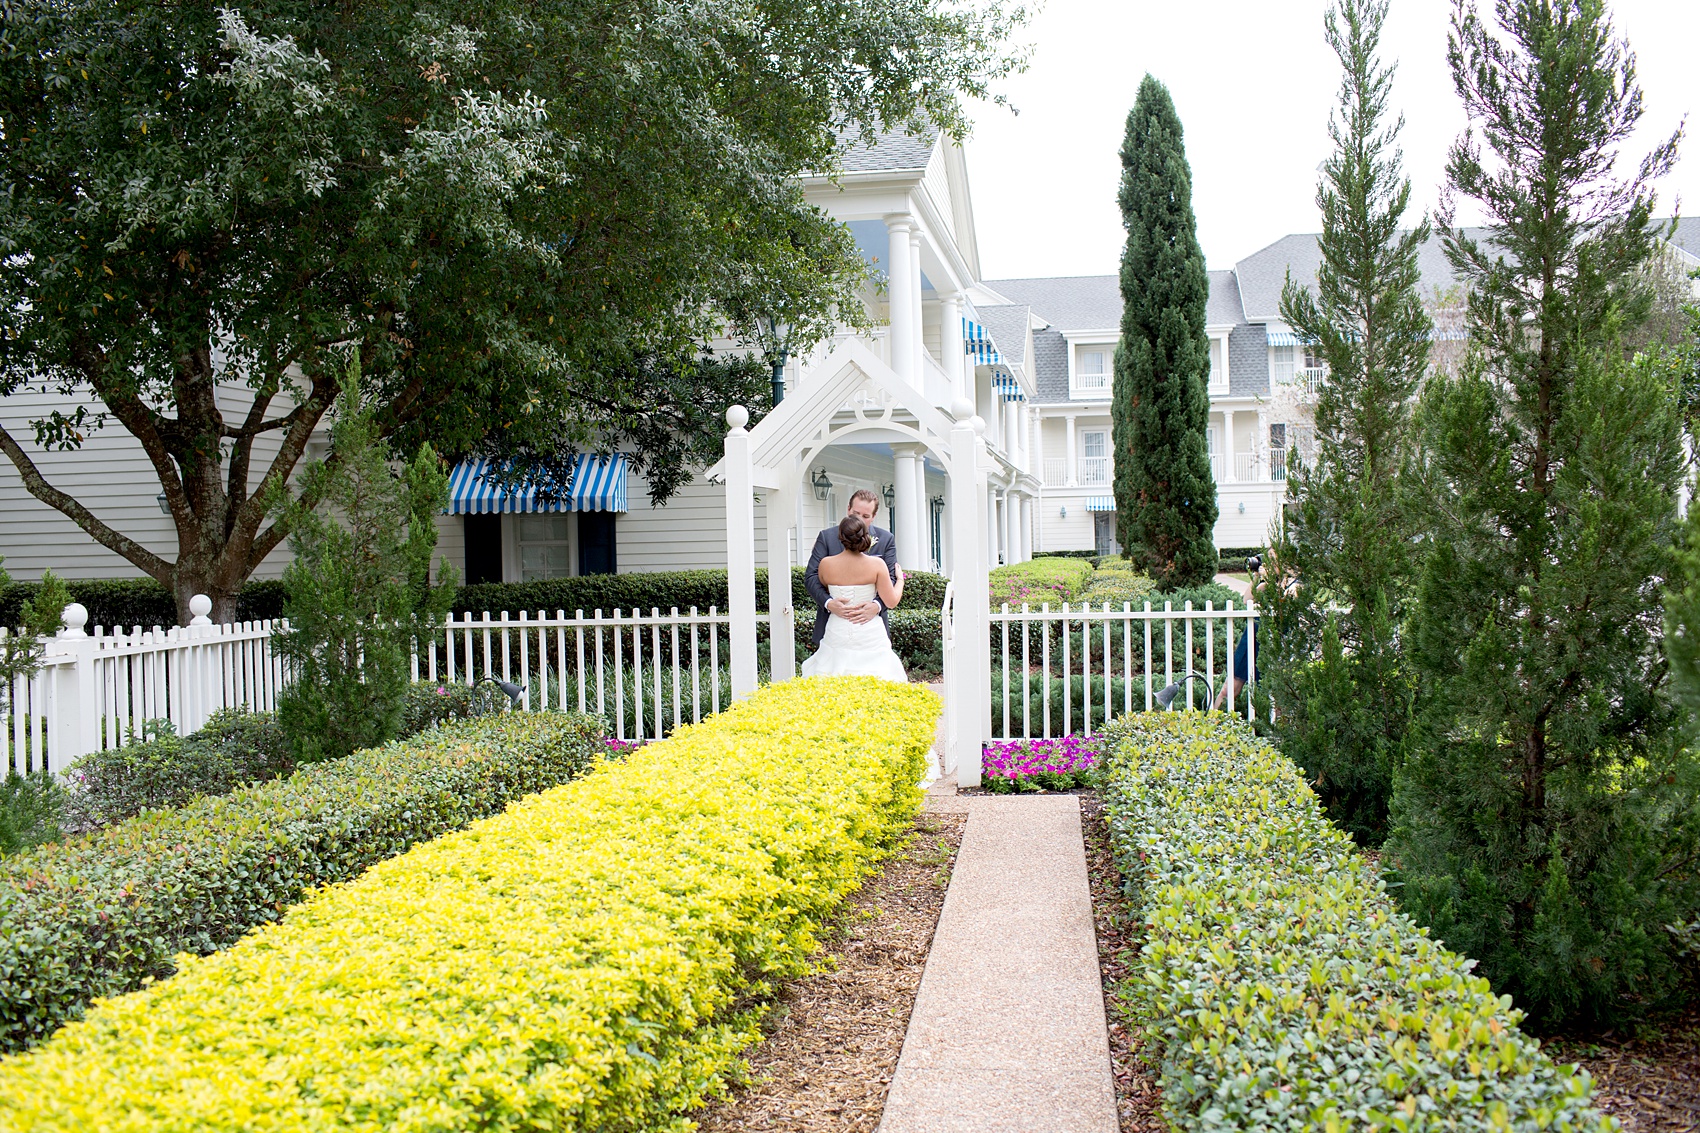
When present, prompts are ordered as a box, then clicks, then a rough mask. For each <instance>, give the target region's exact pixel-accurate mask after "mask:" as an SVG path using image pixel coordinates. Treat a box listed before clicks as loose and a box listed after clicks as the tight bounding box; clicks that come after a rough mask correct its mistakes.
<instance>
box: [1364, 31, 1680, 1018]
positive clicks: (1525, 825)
mask: <svg viewBox="0 0 1700 1133" xmlns="http://www.w3.org/2000/svg"><path fill="white" fill-rule="evenodd" d="M1496 15H1497V22H1498V23H1499V25H1500V26H1501V28H1502V29H1503V37H1501V35H1500V34H1499V33H1498V32H1496V31H1495V30H1494V29H1492V28H1490V27H1489V26H1487V25H1485V24H1484V23H1483V22H1482V20H1481V19H1480V18H1479V16H1478V15H1477V14H1476V13H1475V11H1474V10H1472V9H1470V8H1467V7H1465V6H1463V4H1462V3H1460V6H1459V8H1458V9H1457V10H1456V12H1455V14H1454V17H1453V23H1452V32H1451V36H1450V40H1449V51H1448V54H1449V57H1450V62H1451V65H1452V73H1453V81H1454V84H1455V86H1456V88H1457V90H1458V92H1459V94H1460V96H1461V97H1462V98H1463V100H1464V104H1465V108H1466V110H1467V111H1468V113H1469V116H1470V119H1471V122H1472V125H1473V126H1474V127H1475V129H1476V130H1477V131H1478V133H1477V134H1474V135H1472V134H1466V135H1465V136H1464V138H1462V139H1461V140H1460V141H1459V142H1458V143H1457V144H1456V145H1455V146H1454V147H1453V149H1452V152H1451V155H1450V158H1449V161H1448V164H1447V178H1448V182H1449V185H1450V188H1451V190H1452V192H1454V193H1456V194H1458V195H1460V196H1464V197H1470V198H1473V199H1475V200H1476V201H1478V202H1479V203H1480V206H1481V208H1482V211H1483V213H1484V214H1485V216H1486V218H1487V226H1486V227H1487V232H1486V238H1485V239H1483V240H1481V241H1477V240H1474V239H1471V238H1469V237H1468V236H1467V235H1466V234H1465V233H1463V232H1449V233H1448V234H1447V237H1446V250H1447V254H1448V256H1449V258H1450V259H1451V262H1452V265H1453V268H1454V270H1455V271H1456V272H1457V274H1458V276H1459V278H1460V280H1461V282H1463V283H1464V284H1465V285H1466V286H1467V287H1468V290H1469V299H1468V308H1467V325H1468V329H1469V334H1470V336H1471V339H1472V342H1471V349H1472V352H1471V354H1470V356H1469V357H1468V360H1467V362H1466V364H1465V365H1464V367H1463V368H1462V371H1461V372H1460V373H1459V374H1458V375H1456V376H1455V377H1438V378H1436V379H1435V380H1433V381H1432V382H1431V384H1430V385H1429V386H1428V387H1427V388H1426V389H1425V390H1424V394H1423V399H1422V404H1421V407H1420V410H1419V425H1420V427H1421V429H1422V432H1423V438H1424V445H1425V462H1424V479H1423V496H1424V501H1425V504H1426V508H1425V511H1426V520H1425V527H1426V537H1425V554H1424V561H1423V564H1422V569H1421V574H1420V579H1419V583H1418V593H1417V600H1416V606H1415V610H1414V613H1413V615H1412V617H1411V622H1410V627H1409V632H1408V635H1407V639H1408V654H1409V657H1410V659H1411V663H1412V666H1413V669H1414V672H1415V674H1416V676H1417V678H1418V680H1419V682H1420V684H1421V685H1422V688H1423V699H1422V704H1421V708H1420V711H1419V713H1418V727H1417V729H1416V730H1415V732H1414V733H1413V739H1412V744H1411V751H1410V754H1409V756H1408V757H1407V760H1406V763H1405V765H1404V766H1403V767H1402V768H1401V769H1400V770H1399V772H1398V773H1397V775H1396V780H1395V791H1394V800H1393V820H1394V832H1393V835H1392V837H1391V838H1390V839H1389V841H1388V851H1389V859H1390V860H1391V861H1392V862H1393V863H1394V864H1395V865H1396V866H1397V868H1398V869H1399V870H1400V871H1401V873H1402V875H1403V878H1404V882H1405V884H1404V888H1403V890H1402V891H1401V894H1402V895H1401V901H1402V903H1403V904H1404V905H1405V906H1406V907H1407V908H1408V909H1409V910H1410V911H1411V912H1413V913H1414V914H1415V915H1416V916H1417V917H1419V918H1420V919H1421V920H1423V921H1424V922H1425V923H1427V924H1428V925H1430V926H1431V927H1432V928H1433V929H1434V930H1435V932H1436V934H1437V935H1438V936H1439V937H1441V938H1442V939H1444V940H1445V941H1446V942H1447V943H1448V944H1449V945H1451V946H1452V947H1454V948H1457V949H1460V950H1462V951H1465V952H1467V953H1469V954H1470V955H1472V956H1475V957H1476V958H1478V959H1479V960H1480V961H1481V964H1482V971H1483V973H1484V974H1485V975H1487V976H1488V977H1489V978H1490V979H1492V980H1493V981H1494V984H1495V987H1496V988H1497V989H1499V990H1500V991H1502V992H1509V993H1510V994H1512V995H1513V996H1514V997H1515V998H1516V999H1517V1000H1518V1001H1519V1003H1520V1005H1521V1006H1523V1007H1524V1008H1526V1009H1528V1010H1529V1011H1531V1013H1532V1014H1533V1015H1534V1016H1535V1018H1536V1019H1537V1020H1538V1021H1540V1022H1543V1023H1545V1024H1548V1025H1551V1024H1554V1023H1558V1022H1561V1021H1563V1020H1566V1019H1569V1018H1580V1019H1590V1018H1591V1019H1609V1018H1612V1017H1614V1016H1620V1015H1623V1014H1627V1013H1629V1012H1632V1011H1634V1010H1638V1009H1644V1008H1645V1007H1647V1006H1651V1005H1656V1004H1657V1003H1659V1002H1660V1001H1661V1000H1662V999H1665V998H1667V997H1669V996H1671V995H1672V994H1674V992H1675V990H1676V989H1677V988H1678V986H1679V984H1678V979H1679V974H1678V971H1677V966H1676V959H1675V948H1674V944H1673V941H1672V939H1671V936H1670V934H1669V933H1667V932H1666V931H1665V927H1664V926H1665V925H1667V924H1670V923H1672V922H1674V921H1677V920H1678V919H1679V918H1681V917H1682V915H1683V914H1684V912H1685V911H1686V912H1688V913H1690V914H1691V913H1692V910H1693V907H1694V901H1695V898H1696V893H1695V890H1696V885H1697V879H1696V870H1695V868H1694V867H1695V856H1694V855H1695V846H1694V844H1693V840H1692V830H1691V829H1687V828H1685V825H1684V822H1683V813H1682V812H1683V810H1684V808H1687V807H1692V805H1693V800H1692V795H1691V794H1688V793H1686V792H1687V789H1688V784H1691V783H1692V780H1693V766H1692V764H1693V759H1694V756H1693V755H1692V753H1690V752H1688V751H1687V750H1686V748H1685V745H1684V744H1683V742H1682V740H1681V737H1680V735H1679V734H1678V730H1677V729H1675V728H1673V727H1672V726H1671V724H1672V717H1673V714H1672V712H1671V707H1670V701H1669V697H1668V695H1667V690H1666V688H1665V685H1666V684H1667V669H1666V666H1665V663H1664V659H1663V655H1662V649H1661V642H1660V632H1659V630H1660V622H1661V617H1660V614H1661V611H1660V608H1659V600H1658V596H1659V590H1660V587H1661V585H1662V584H1663V582H1664V580H1666V579H1668V578H1670V577H1671V576H1672V571H1673V568H1674V565H1675V564H1674V559H1675V555H1674V551H1673V541H1674V538H1675V535H1676V491H1677V486H1678V483H1679V481H1680V478H1681V475H1682V452H1681V446H1680V442H1679V426H1678V414H1677V407H1676V403H1675V398H1674V396H1673V390H1672V383H1671V381H1670V375H1669V373H1668V371H1667V367H1665V366H1664V365H1662V364H1661V363H1660V362H1659V361H1658V360H1657V359H1653V358H1649V357H1645V356H1643V357H1638V358H1637V359H1636V360H1635V361H1633V362H1631V361H1626V359H1625V355H1624V351H1623V349H1622V345H1621V335H1622V333H1623V331H1624V329H1625V328H1626V327H1628V326H1633V325H1634V324H1636V323H1637V322H1639V321H1640V320H1641V319H1643V318H1645V315H1646V312H1647V309H1648V305H1649V303H1648V299H1649V296H1648V295H1647V294H1646V291H1645V288H1644V286H1642V285H1641V284H1640V283H1639V282H1638V280H1640V279H1642V278H1644V277H1643V276H1642V274H1641V273H1640V271H1639V269H1640V268H1641V267H1642V265H1644V264H1646V263H1647V262H1648V260H1649V258H1650V257H1651V256H1652V255H1653V254H1654V253H1655V248H1656V244H1657V237H1656V233H1655V231H1654V229H1653V227H1652V225H1651V224H1650V222H1649V217H1650V215H1651V212H1652V209H1653V203H1654V202H1653V194H1652V192H1651V190H1650V188H1649V183H1650V181H1651V180H1652V178H1654V177H1657V176H1659V175H1660V174H1662V173H1663V172H1665V171H1666V170H1668V169H1669V167H1670V165H1671V164H1672V162H1673V160H1674V157H1675V152H1676V142H1677V137H1676V136H1672V137H1671V139H1670V140H1669V141H1667V142H1665V143H1664V144H1663V145H1661V146H1659V147H1658V148H1656V149H1655V150H1654V151H1653V152H1652V153H1651V154H1650V155H1649V156H1648V157H1647V158H1645V159H1644V160H1643V161H1642V162H1641V163H1640V164H1639V166H1638V167H1637V169H1636V172H1635V173H1634V174H1633V175H1632V176H1630V177H1629V178H1628V179H1619V178H1618V177H1616V176H1615V174H1614V172H1613V168H1614V162H1615V159H1616V157H1617V149H1618V147H1619V146H1620V145H1621V144H1622V143H1623V142H1624V141H1625V140H1626V139H1627V138H1628V137H1629V135H1630V133H1631V131H1632V130H1633V129H1634V126H1635V123H1636V121H1637V119H1638V118H1639V117H1640V111H1641V101H1640V93H1639V90H1638V88H1637V86H1636V82H1635V66H1634V56H1633V55H1632V54H1631V53H1630V51H1629V49H1628V47H1627V45H1626V44H1624V43H1623V42H1622V41H1620V40H1617V39H1615V38H1614V37H1613V33H1612V29H1611V26H1610V24H1609V22H1608V20H1607V18H1606V14H1605V10H1604V6H1603V4H1602V3H1600V2H1599V0H1499V3H1498V5H1497V8H1496ZM1477 136H1479V137H1480V139H1481V141H1482V143H1485V145H1486V147H1487V150H1488V151H1489V152H1486V153H1484V151H1483V150H1482V148H1480V144H1478V143H1477V141H1476V140H1475V138H1476V137H1477ZM1690 825H1691V824H1690ZM1685 829H1686V832H1685Z"/></svg>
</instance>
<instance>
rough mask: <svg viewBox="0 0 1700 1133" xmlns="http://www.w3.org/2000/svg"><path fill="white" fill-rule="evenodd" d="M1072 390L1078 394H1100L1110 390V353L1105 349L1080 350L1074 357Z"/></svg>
mask: <svg viewBox="0 0 1700 1133" xmlns="http://www.w3.org/2000/svg"><path fill="white" fill-rule="evenodd" d="M1074 388H1075V391H1076V392H1078V393H1101V392H1105V391H1107V390H1108V389H1109V388H1110V352H1109V351H1108V350H1106V349H1105V348H1103V347H1101V346H1099V347H1093V348H1090V349H1082V350H1081V351H1080V352H1079V353H1078V354H1076V355H1075V366H1074Z"/></svg>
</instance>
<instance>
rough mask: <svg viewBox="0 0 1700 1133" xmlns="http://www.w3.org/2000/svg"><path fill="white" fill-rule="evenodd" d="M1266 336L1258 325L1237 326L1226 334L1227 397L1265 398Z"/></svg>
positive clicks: (1267, 346) (1264, 330)
mask: <svg viewBox="0 0 1700 1133" xmlns="http://www.w3.org/2000/svg"><path fill="white" fill-rule="evenodd" d="M1268 393H1269V335H1268V328H1267V327H1265V326H1264V325H1263V324H1262V323H1241V324H1240V325H1239V326H1237V327H1235V328H1234V329H1233V331H1232V332H1230V333H1229V335H1228V396H1229V397H1252V396H1267V395H1268Z"/></svg>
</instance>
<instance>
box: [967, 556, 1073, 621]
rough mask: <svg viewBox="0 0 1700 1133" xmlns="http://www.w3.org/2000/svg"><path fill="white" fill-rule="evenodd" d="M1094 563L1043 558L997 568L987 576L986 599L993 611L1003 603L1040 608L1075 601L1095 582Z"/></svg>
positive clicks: (1071, 559) (1069, 559)
mask: <svg viewBox="0 0 1700 1133" xmlns="http://www.w3.org/2000/svg"><path fill="white" fill-rule="evenodd" d="M1092 573H1093V570H1092V564H1091V563H1089V562H1087V561H1086V560H1084V559H1075V558H1044V559H1030V560H1029V561H1027V562H1024V563H1013V564H1011V565H1009V566H1001V567H997V568H995V569H994V570H993V571H992V572H991V574H990V575H989V576H988V577H987V580H986V582H987V586H986V590H987V599H988V601H989V603H990V605H991V608H992V609H994V610H995V609H997V608H998V607H999V606H1001V605H1003V603H1005V602H1008V603H1009V604H1010V605H1011V606H1019V605H1021V603H1023V602H1027V603H1029V604H1030V605H1033V606H1038V605H1040V604H1041V603H1044V602H1049V603H1051V604H1052V605H1059V604H1061V603H1063V602H1072V601H1074V600H1075V599H1077V598H1078V597H1079V595H1080V591H1081V590H1082V589H1084V588H1085V586H1086V584H1087V583H1089V582H1091V581H1092Z"/></svg>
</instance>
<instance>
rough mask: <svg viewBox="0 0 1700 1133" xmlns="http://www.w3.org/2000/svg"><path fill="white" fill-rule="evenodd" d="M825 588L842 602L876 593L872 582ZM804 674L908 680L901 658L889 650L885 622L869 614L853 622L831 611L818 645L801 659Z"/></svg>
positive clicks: (860, 598) (810, 675)
mask: <svg viewBox="0 0 1700 1133" xmlns="http://www.w3.org/2000/svg"><path fill="white" fill-rule="evenodd" d="M826 589H827V592H828V593H829V594H831V595H832V596H833V597H834V598H837V599H838V600H839V601H841V602H868V601H871V600H872V599H873V598H874V596H875V595H877V594H878V593H879V588H878V587H876V586H875V585H874V584H873V583H871V582H870V583H866V584H865V585H862V586H829V587H827V588H826ZM803 675H804V676H805V677H884V678H885V679H886V680H888V681H908V679H909V674H908V673H905V672H904V671H903V662H902V661H899V660H898V659H897V654H896V653H895V652H893V651H892V648H891V638H890V636H889V635H887V634H886V632H885V623H884V622H882V621H881V620H880V619H879V618H872V619H870V620H868V621H865V622H863V623H862V624H861V625H856V624H854V623H853V622H849V621H846V620H845V619H843V618H841V617H839V616H838V615H837V614H833V615H831V616H830V617H828V618H827V620H826V633H825V634H823V635H822V636H821V642H820V648H819V649H817V650H815V655H814V656H813V657H810V658H809V659H808V660H807V661H804V662H803Z"/></svg>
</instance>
